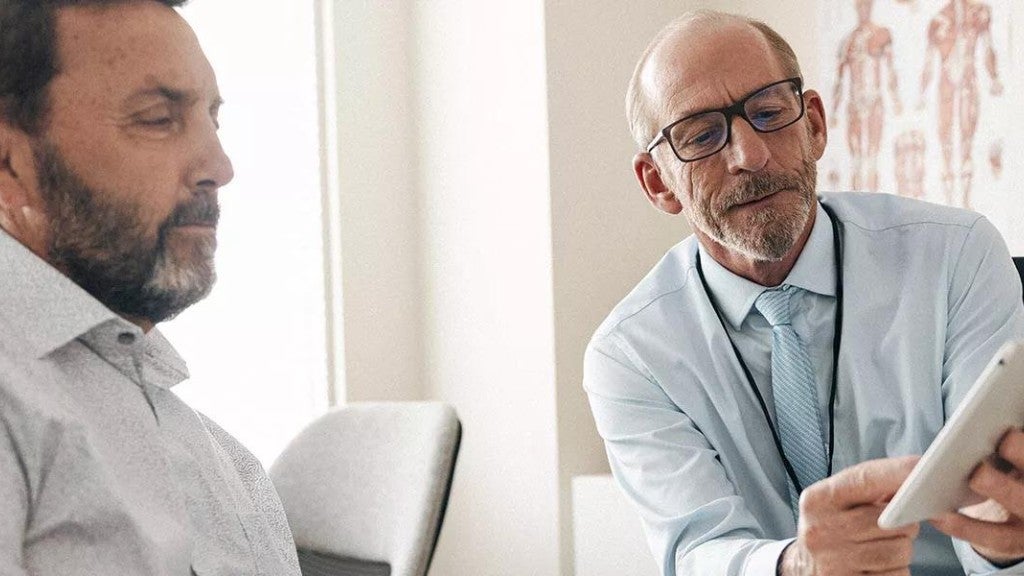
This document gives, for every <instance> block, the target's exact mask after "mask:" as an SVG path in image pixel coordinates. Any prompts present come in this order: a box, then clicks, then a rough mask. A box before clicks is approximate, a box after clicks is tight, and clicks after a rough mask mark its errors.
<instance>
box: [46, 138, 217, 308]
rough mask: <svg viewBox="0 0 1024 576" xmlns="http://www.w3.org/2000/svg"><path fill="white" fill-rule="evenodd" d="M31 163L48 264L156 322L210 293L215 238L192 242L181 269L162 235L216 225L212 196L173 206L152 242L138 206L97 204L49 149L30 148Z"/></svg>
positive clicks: (107, 301)
mask: <svg viewBox="0 0 1024 576" xmlns="http://www.w3.org/2000/svg"><path fill="white" fill-rule="evenodd" d="M36 165H37V167H38V173H39V184H40V189H41V190H42V194H43V199H44V202H45V206H46V210H47V215H48V216H49V218H50V237H49V245H48V247H47V259H48V261H49V262H50V264H51V265H53V266H54V267H55V268H57V269H58V270H60V271H61V272H62V273H64V274H65V275H66V276H67V277H68V278H70V279H71V280H72V281H73V282H75V283H76V284H78V285H79V286H80V287H82V289H84V290H85V291H86V292H88V293H89V294H90V295H92V296H93V297H94V298H96V299H97V300H99V301H100V302H101V303H102V304H103V305H104V306H106V307H107V308H109V309H110V310H112V311H113V312H116V313H117V314H119V315H121V316H125V317H133V318H145V319H147V320H149V321H151V322H153V323H154V324H155V323H158V322H161V321H163V320H167V319H169V318H173V317H174V316H176V315H177V314H179V313H180V312H181V311H183V310H185V309H186V308H188V307H189V306H191V305H192V304H194V303H196V302H198V301H199V300H202V299H203V298H205V297H206V296H207V295H208V294H209V293H210V290H211V289H212V288H213V284H214V282H215V281H216V272H215V270H214V260H213V256H214V252H215V250H216V240H215V239H214V238H213V237H212V236H211V237H209V238H202V239H197V240H196V241H195V244H194V247H193V254H191V255H190V256H191V258H190V262H191V263H190V264H188V265H186V264H181V263H179V262H176V261H175V260H174V258H173V255H172V254H171V251H170V250H169V248H168V246H167V234H168V232H169V230H170V229H171V228H172V227H173V226H176V225H182V224H189V223H204V224H213V225H216V222H217V220H218V218H219V213H220V211H219V207H218V206H217V201H216V199H215V198H214V197H213V196H212V195H211V194H208V193H205V192H201V193H198V194H196V195H194V196H193V198H192V199H191V200H190V201H189V202H187V203H184V204H180V205H178V206H177V207H176V208H175V210H174V212H172V214H171V215H170V216H169V217H168V218H167V220H165V221H164V222H162V223H161V225H160V227H159V229H158V232H157V234H156V237H155V238H151V237H149V236H148V235H147V232H146V228H145V223H144V220H143V218H142V214H141V207H140V206H133V205H124V204H115V203H113V202H109V201H106V200H104V195H103V194H100V193H98V192H97V191H96V190H94V189H92V188H90V187H89V186H88V185H86V184H85V183H84V182H83V181H82V179H81V178H79V177H78V175H77V174H75V173H74V171H73V170H71V168H70V167H68V166H67V164H66V163H65V162H64V160H63V158H62V157H61V156H60V154H59V153H58V152H57V151H56V150H55V149H54V147H53V146H51V145H48V144H43V145H42V146H40V147H39V148H38V149H37V150H36ZM107 196H109V195H107Z"/></svg>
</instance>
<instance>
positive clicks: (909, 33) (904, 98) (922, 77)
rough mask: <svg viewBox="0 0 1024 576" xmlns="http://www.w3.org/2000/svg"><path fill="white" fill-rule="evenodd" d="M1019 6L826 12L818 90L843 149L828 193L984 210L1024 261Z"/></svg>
mask: <svg viewBox="0 0 1024 576" xmlns="http://www.w3.org/2000/svg"><path fill="white" fill-rule="evenodd" d="M1019 3H1020V2H1019V0H835V1H830V2H827V3H822V6H823V7H822V9H821V10H822V12H821V23H822V28H821V30H822V31H823V33H822V34H820V35H819V38H820V40H819V42H820V43H821V50H820V51H819V55H820V61H819V68H820V71H821V74H820V76H821V83H820V84H819V86H818V88H819V91H820V92H821V93H822V95H823V97H824V98H825V99H826V108H827V112H828V114H829V139H830V140H831V142H832V144H831V145H830V147H829V148H830V150H829V151H828V153H827V154H826V157H825V158H824V160H823V163H822V170H821V171H820V173H819V174H820V176H821V182H822V187H823V188H826V187H827V188H829V189H832V190H875V191H879V192H888V193H892V194H900V195H903V196H908V197H913V198H921V199H924V200H929V201H933V202H940V203H943V204H948V205H951V206H959V207H963V208H969V209H972V210H976V211H978V212H981V213H982V214H985V215H986V216H987V217H988V218H989V219H990V220H992V222H993V223H994V224H995V225H996V226H997V227H998V228H999V229H1000V231H1001V232H1002V233H1003V235H1004V236H1005V237H1006V240H1007V242H1008V243H1009V244H1010V249H1011V251H1012V252H1013V253H1014V254H1020V255H1024V185H1022V184H1021V182H1020V177H1021V176H1024V170H1022V168H1024V134H1022V129H1024V94H1022V92H1021V87H1022V80H1021V78H1020V73H1019V70H1020V61H1021V54H1020V48H1018V47H1017V46H1015V44H1014V32H1015V29H1014V23H1015V22H1016V20H1015V18H1014V16H1015V14H1014V11H1015V10H1017V11H1019V10H1020V8H1015V6H1014V5H1015V4H1019ZM1022 24H1024V23H1022Z"/></svg>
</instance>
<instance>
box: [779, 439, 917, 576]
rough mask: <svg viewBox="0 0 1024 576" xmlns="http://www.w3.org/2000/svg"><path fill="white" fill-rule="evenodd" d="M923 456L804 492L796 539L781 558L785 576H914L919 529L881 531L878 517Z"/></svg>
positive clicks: (870, 467)
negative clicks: (911, 563) (897, 575)
mask: <svg viewBox="0 0 1024 576" xmlns="http://www.w3.org/2000/svg"><path fill="white" fill-rule="evenodd" d="M918 459H919V457H918V456H908V457H904V458H886V459H882V460H871V461H868V462H863V463H861V464H858V465H856V466H853V467H851V468H847V469H846V470H843V471H842V472H840V473H838V474H836V475H835V476H832V477H831V478H826V479H824V480H822V481H821V482H818V483H816V484H813V485H811V486H809V487H807V488H806V489H804V492H803V494H801V495H800V522H799V525H798V526H797V538H796V541H795V542H793V544H791V545H790V546H789V547H788V548H786V550H785V552H783V555H782V561H781V562H780V563H779V573H780V574H781V575H782V576H812V575H825V574H828V575H833V574H864V573H867V574H887V575H889V574H892V575H895V574H907V575H909V574H910V570H909V566H910V559H911V556H912V555H913V550H912V549H913V543H914V538H916V537H917V531H918V526H917V524H913V525H911V526H908V527H906V528H901V529H899V530H883V529H881V528H879V527H878V516H879V515H880V514H881V513H882V509H883V508H885V503H886V502H887V501H888V500H889V499H890V498H892V495H893V494H895V493H896V490H897V489H898V488H899V487H900V484H902V483H903V481H904V480H905V479H906V478H907V475H908V474H910V470H911V469H912V468H913V467H914V464H916V463H917V461H918Z"/></svg>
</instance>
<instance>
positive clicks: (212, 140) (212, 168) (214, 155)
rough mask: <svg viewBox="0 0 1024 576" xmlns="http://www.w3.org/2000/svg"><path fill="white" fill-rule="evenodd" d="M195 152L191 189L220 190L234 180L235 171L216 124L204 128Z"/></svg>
mask: <svg viewBox="0 0 1024 576" xmlns="http://www.w3.org/2000/svg"><path fill="white" fill-rule="evenodd" d="M193 151H194V154H193V159H192V171H191V172H192V174H191V175H190V178H189V180H190V182H189V184H190V187H191V188H193V189H194V188H197V187H212V188H220V187H221V186H226V185H227V184H228V183H229V182H231V180H232V179H234V177H235V169H234V167H233V166H232V165H231V159H230V158H229V157H228V155H227V153H226V152H224V147H223V146H222V145H221V142H220V137H219V136H218V135H217V128H216V125H215V124H214V123H212V122H211V123H210V125H209V126H207V127H204V129H203V130H202V131H201V134H200V135H199V137H197V142H196V144H195V148H194V149H193Z"/></svg>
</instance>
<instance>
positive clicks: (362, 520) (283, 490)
mask: <svg viewBox="0 0 1024 576" xmlns="http://www.w3.org/2000/svg"><path fill="white" fill-rule="evenodd" d="M461 435H462V427H461V424H460V423H459V420H458V417H457V416H456V414H455V410H453V409H452V407H451V406H449V405H447V404H444V403H441V402H388V403H357V404H350V405H348V406H345V407H342V408H338V409H335V410H332V411H331V412H328V413H327V414H325V415H324V416H321V417H320V418H318V419H317V420H316V421H314V422H313V423H312V424H310V425H309V426H307V427H306V429H305V430H303V431H302V432H301V433H300V434H299V435H298V436H297V437H296V438H295V439H294V440H293V441H292V442H291V444H289V445H288V447H287V448H285V450H284V452H283V453H282V454H281V456H280V457H279V458H278V459H277V461H276V462H274V464H273V466H271V468H270V477H271V480H273V482H274V486H275V487H276V488H277V491H278V494H280V496H281V503H282V504H283V505H284V510H285V513H286V514H287V516H288V524H289V525H290V526H291V529H292V534H293V535H294V536H295V544H296V547H297V548H298V549H299V564H300V566H301V567H302V573H303V576H356V575H358V576H378V575H379V576H387V575H391V576H426V574H427V570H428V569H429V567H430V560H431V558H432V556H433V553H434V547H435V546H436V545H437V538H438V535H439V534H440V530H441V523H442V520H443V519H444V513H445V509H446V508H447V505H448V495H449V493H450V491H451V484H452V476H453V473H454V470H455V460H456V456H457V455H458V451H459V442H460V440H461Z"/></svg>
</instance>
